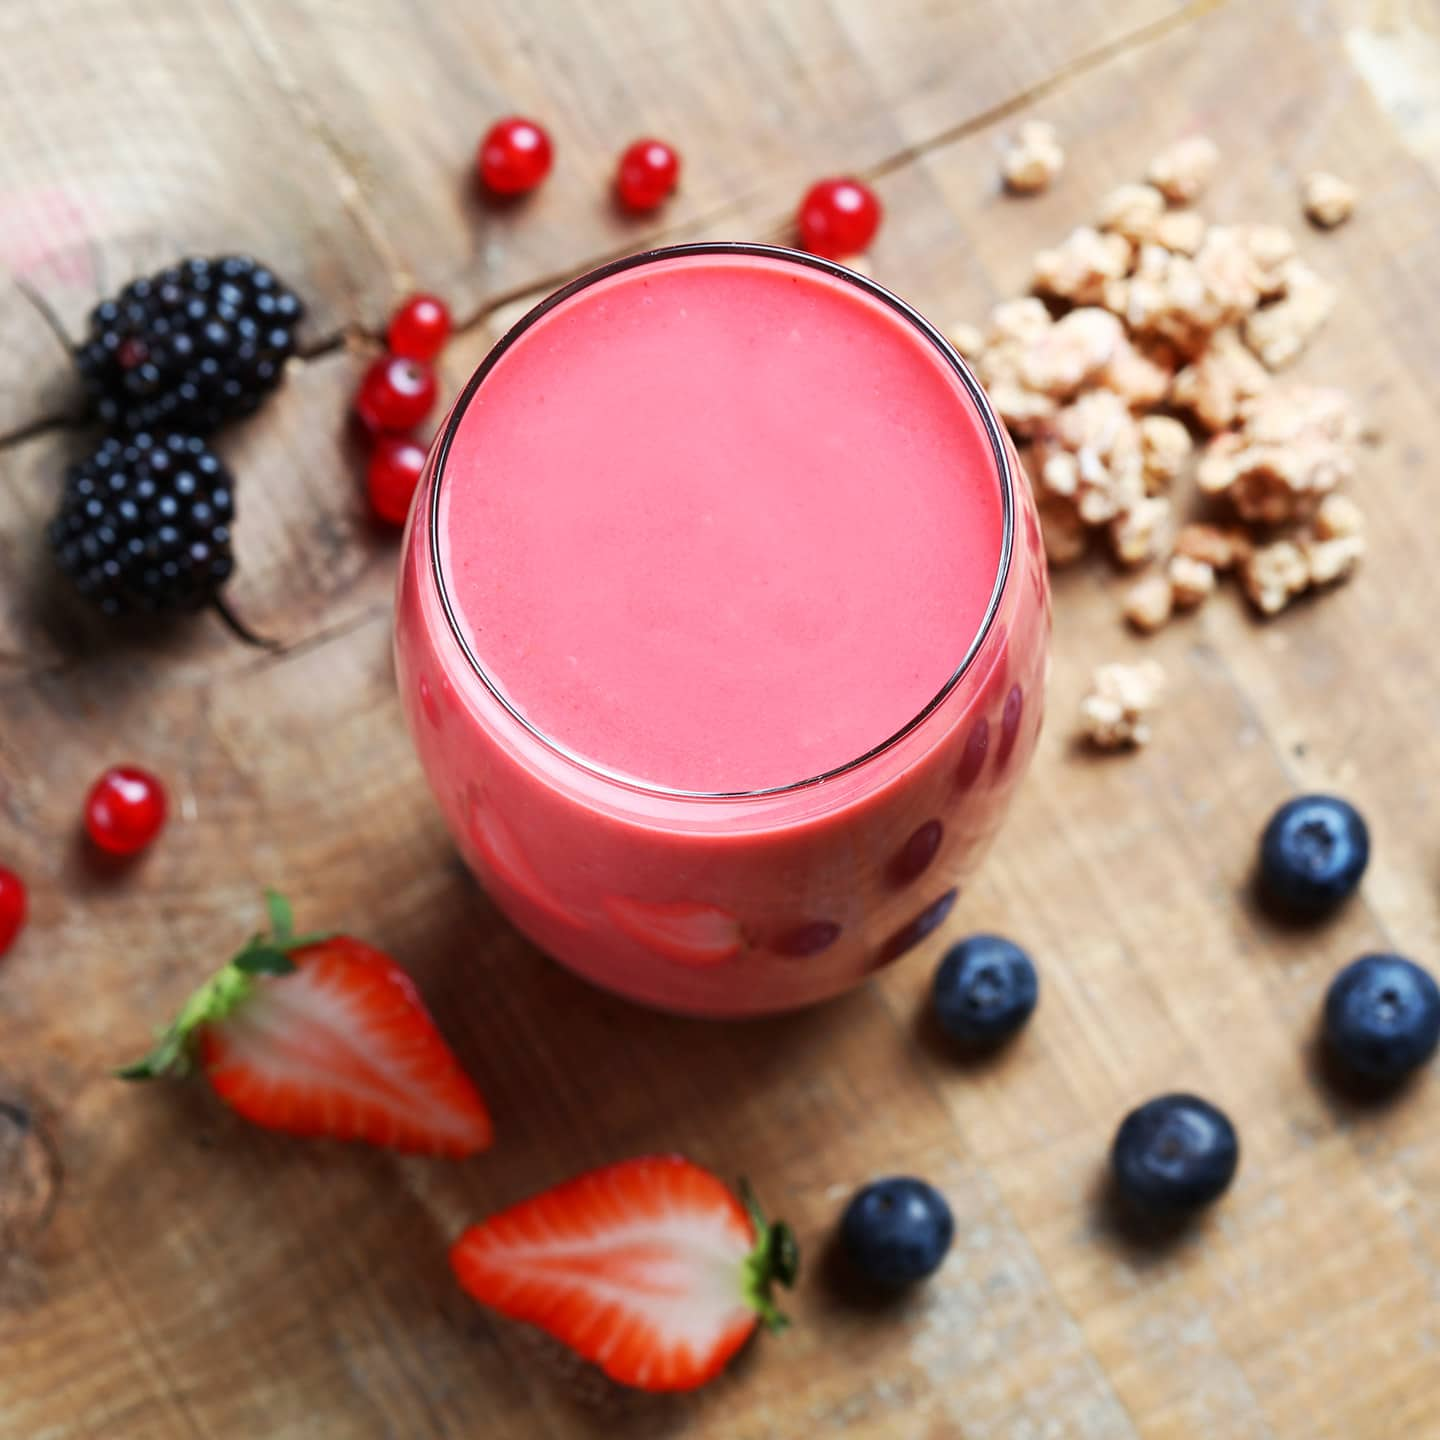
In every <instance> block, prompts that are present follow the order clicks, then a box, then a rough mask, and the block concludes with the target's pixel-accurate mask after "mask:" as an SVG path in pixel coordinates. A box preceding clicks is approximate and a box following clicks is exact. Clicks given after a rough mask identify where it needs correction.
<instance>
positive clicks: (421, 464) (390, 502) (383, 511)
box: [365, 435, 425, 525]
mask: <svg viewBox="0 0 1440 1440" xmlns="http://www.w3.org/2000/svg"><path fill="white" fill-rule="evenodd" d="M424 471H425V447H424V446H423V445H418V444H416V442H415V441H414V440H410V439H408V438H407V437H405V436H403V435H381V436H379V437H377V439H376V441H375V448H374V450H372V451H371V452H370V464H369V466H368V468H367V469H366V472H365V493H366V494H367V495H368V496H369V497H370V508H371V510H373V511H374V512H375V516H376V518H377V519H380V520H383V521H384V522H385V523H386V524H387V525H403V524H404V523H405V517H406V516H407V515H409V513H410V502H411V501H412V500H413V499H414V498H415V487H416V486H417V485H418V484H419V483H420V476H421V475H422V474H423V473H424Z"/></svg>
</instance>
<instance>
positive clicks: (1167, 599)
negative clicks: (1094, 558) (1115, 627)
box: [1123, 570, 1175, 635]
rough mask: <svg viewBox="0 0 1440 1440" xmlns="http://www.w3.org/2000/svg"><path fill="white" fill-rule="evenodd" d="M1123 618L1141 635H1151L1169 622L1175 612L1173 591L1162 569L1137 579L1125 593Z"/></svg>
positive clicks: (1168, 578)
mask: <svg viewBox="0 0 1440 1440" xmlns="http://www.w3.org/2000/svg"><path fill="white" fill-rule="evenodd" d="M1123 613H1124V616H1125V619H1126V620H1127V621H1128V622H1129V623H1130V624H1131V625H1133V626H1134V627H1135V629H1137V630H1138V631H1139V632H1140V633H1141V634H1142V635H1153V634H1154V633H1155V632H1156V631H1157V630H1163V629H1164V628H1165V626H1166V625H1168V624H1169V623H1170V617H1171V616H1172V615H1173V614H1174V613H1175V592H1174V591H1173V590H1172V589H1171V588H1170V577H1169V576H1168V575H1167V574H1165V572H1164V571H1163V570H1157V571H1156V572H1155V573H1154V574H1153V575H1146V576H1145V577H1144V579H1142V580H1137V581H1136V582H1135V584H1133V585H1132V586H1131V587H1130V589H1129V591H1128V592H1127V593H1126V595H1125V606H1124V611H1123Z"/></svg>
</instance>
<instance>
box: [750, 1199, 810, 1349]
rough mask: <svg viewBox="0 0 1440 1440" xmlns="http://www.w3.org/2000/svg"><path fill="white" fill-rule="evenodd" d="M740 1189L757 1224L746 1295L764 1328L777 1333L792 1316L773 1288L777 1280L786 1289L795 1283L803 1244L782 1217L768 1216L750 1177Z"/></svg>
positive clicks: (752, 1221) (784, 1327)
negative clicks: (783, 1307)
mask: <svg viewBox="0 0 1440 1440" xmlns="http://www.w3.org/2000/svg"><path fill="white" fill-rule="evenodd" d="M739 1191H740V1199H741V1202H742V1203H743V1204H744V1206H745V1208H746V1210H748V1211H749V1212H750V1221H751V1224H753V1225H754V1227H755V1248H754V1249H753V1250H751V1252H750V1254H749V1255H747V1256H746V1257H745V1299H746V1301H747V1303H748V1304H749V1305H750V1307H751V1308H752V1309H753V1310H754V1311H755V1313H756V1314H757V1315H759V1317H760V1319H761V1321H762V1323H763V1324H764V1325H765V1328H766V1329H767V1330H772V1331H776V1332H777V1333H778V1332H779V1331H781V1330H784V1329H786V1328H787V1327H788V1326H789V1324H790V1317H789V1316H788V1315H786V1314H785V1313H784V1312H783V1311H782V1310H781V1309H780V1307H779V1306H778V1305H776V1303H775V1300H774V1297H773V1295H772V1294H771V1291H772V1290H773V1289H774V1286H775V1285H776V1283H777V1282H778V1283H779V1284H781V1285H783V1286H784V1287H785V1288H786V1289H787V1290H789V1289H791V1288H792V1287H793V1286H794V1284H795V1278H796V1276H797V1275H798V1274H799V1273H800V1246H799V1244H798V1242H797V1241H796V1239H795V1232H794V1231H793V1230H792V1229H791V1228H790V1227H789V1226H788V1225H787V1224H786V1223H785V1222H784V1221H783V1220H777V1221H775V1222H774V1223H773V1224H772V1223H771V1222H770V1221H768V1220H766V1218H765V1212H764V1211H763V1210H761V1208H760V1202H759V1201H758V1200H757V1199H756V1197H755V1192H754V1191H753V1190H752V1189H751V1188H750V1182H749V1181H748V1180H741V1181H740V1186H739Z"/></svg>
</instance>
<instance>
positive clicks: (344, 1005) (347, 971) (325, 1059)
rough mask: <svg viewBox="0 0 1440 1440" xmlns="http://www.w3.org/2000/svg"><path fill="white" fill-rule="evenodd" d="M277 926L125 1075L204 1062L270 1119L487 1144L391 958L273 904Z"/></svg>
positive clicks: (435, 1148)
mask: <svg viewBox="0 0 1440 1440" xmlns="http://www.w3.org/2000/svg"><path fill="white" fill-rule="evenodd" d="M277 914H278V915H279V916H280V919H279V921H278V923H277V922H276V919H275V917H276V915H277ZM272 926H273V932H272V934H270V935H268V936H261V937H257V938H256V939H255V940H252V941H251V942H250V944H249V945H247V946H246V947H245V948H244V949H243V950H242V951H241V952H240V954H239V955H237V956H236V957H235V959H234V960H232V961H231V963H230V964H229V965H227V966H226V967H225V969H223V970H222V971H220V973H219V974H218V975H217V976H215V977H214V978H213V979H211V980H210V981H208V982H207V983H206V984H205V985H204V986H202V987H201V988H200V990H198V991H196V993H195V995H194V996H192V997H191V1000H190V1002H189V1003H188V1004H187V1005H186V1007H185V1009H184V1010H183V1011H182V1013H181V1016H180V1019H179V1020H178V1021H177V1022H176V1023H175V1025H173V1026H172V1027H171V1028H170V1030H169V1031H167V1032H166V1034H165V1036H164V1037H163V1038H162V1040H161V1042H160V1044H159V1045H158V1046H157V1047H156V1049H155V1050H154V1051H153V1052H152V1053H151V1054H150V1055H149V1056H147V1057H146V1059H144V1060H142V1061H140V1062H139V1063H138V1064H136V1065H132V1066H130V1067H129V1068H128V1069H126V1070H124V1071H122V1072H121V1074H122V1075H123V1076H125V1077H126V1078H128V1079H148V1078H151V1077H154V1076H156V1075H162V1074H166V1073H174V1072H181V1073H183V1072H184V1071H185V1070H187V1069H189V1068H190V1067H191V1065H192V1064H193V1063H194V1062H195V1061H196V1060H198V1062H199V1065H200V1068H201V1069H203V1070H204V1072H205V1074H206V1077H207V1078H208V1079H209V1081H210V1084H211V1086H212V1087H213V1088H214V1090H215V1092H216V1094H217V1095H219V1096H220V1098H221V1099H222V1100H223V1101H224V1102H225V1103H226V1104H227V1105H229V1106H230V1107H231V1109H233V1110H235V1111H237V1112H238V1113H239V1114H241V1115H243V1116H244V1117H245V1118H246V1119H248V1120H251V1121H254V1122H255V1123H256V1124H258V1125H262V1126H265V1127H266V1128H267V1129H271V1130H281V1131H285V1132H286V1133H288V1134H292V1135H310V1136H328V1137H331V1138H334V1139H340V1140H363V1141H366V1142H368V1143H370V1144H372V1145H382V1146H385V1147H388V1148H390V1149H395V1150H403V1151H408V1152H413V1153H422V1154H431V1155H447V1156H452V1157H456V1158H458V1157H460V1156H464V1155H472V1154H475V1153H476V1152H477V1151H480V1150H483V1149H485V1148H486V1147H487V1146H488V1145H489V1144H490V1140H491V1127H490V1117H489V1115H488V1113H487V1112H486V1109H485V1105H484V1102H483V1101H482V1100H481V1098H480V1096H479V1094H478V1093H477V1091H476V1090H475V1087H474V1086H473V1085H472V1084H471V1082H470V1080H469V1078H468V1077H467V1076H466V1075H465V1072H464V1071H463V1070H462V1069H461V1068H460V1066H459V1064H458V1063H457V1061H456V1060H455V1057H454V1056H453V1055H452V1054H451V1053H450V1050H449V1049H448V1048H447V1046H446V1044H445V1042H444V1040H443V1039H442V1038H441V1036H440V1033H439V1031H438V1030H437V1029H436V1028H435V1024H434V1021H432V1020H431V1018H430V1016H429V1014H428V1013H427V1012H426V1010H425V1007H424V1005H423V1003H422V1002H421V999H420V996H419V994H418V993H417V992H416V990H415V987H414V985H413V984H412V983H411V981H410V978H409V976H408V975H406V974H405V972H404V971H403V970H402V969H401V968H400V967H399V966H398V965H397V964H396V963H395V962H394V960H392V959H391V958H390V957H389V956H388V955H386V954H385V953H384V952H383V951H380V950H376V949H375V948H373V947H372V946H369V945H365V944H363V943H362V942H360V941H359V940H354V939H351V938H350V937H349V936H344V935H339V936H329V937H314V936H295V935H294V934H293V931H292V930H291V929H290V928H289V916H288V908H287V909H285V910H281V911H277V910H276V908H275V906H274V903H273V902H272Z"/></svg>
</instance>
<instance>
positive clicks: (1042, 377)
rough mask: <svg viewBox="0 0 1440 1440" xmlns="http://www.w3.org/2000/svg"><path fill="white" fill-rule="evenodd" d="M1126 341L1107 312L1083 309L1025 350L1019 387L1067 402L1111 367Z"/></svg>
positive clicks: (1112, 317)
mask: <svg viewBox="0 0 1440 1440" xmlns="http://www.w3.org/2000/svg"><path fill="white" fill-rule="evenodd" d="M1124 338H1125V334H1124V330H1123V329H1122V327H1121V325H1120V322H1119V320H1117V319H1116V318H1115V316H1113V315H1112V314H1111V313H1110V312H1109V311H1108V310H1101V309H1098V308H1096V307H1094V306H1081V307H1080V308H1079V309H1076V310H1072V311H1071V312H1070V313H1069V314H1068V315H1065V316H1062V317H1061V319H1059V320H1057V321H1056V322H1055V324H1054V325H1052V326H1051V327H1050V328H1049V329H1048V330H1047V331H1045V332H1044V333H1043V334H1041V335H1039V336H1037V337H1036V339H1034V340H1033V341H1031V342H1030V343H1029V345H1027V346H1026V348H1025V352H1024V354H1023V355H1022V356H1021V357H1020V375H1019V378H1020V383H1021V384H1022V385H1025V386H1027V387H1028V388H1029V389H1031V390H1038V391H1040V393H1041V394H1043V395H1053V396H1055V397H1056V398H1057V399H1068V398H1069V397H1070V396H1072V395H1074V394H1075V392H1076V391H1077V390H1079V389H1080V387H1081V386H1082V385H1084V384H1085V382H1086V381H1087V380H1090V379H1091V378H1092V377H1093V376H1095V375H1096V374H1097V373H1098V372H1099V371H1100V370H1102V369H1103V368H1104V367H1105V365H1106V364H1108V363H1109V360H1110V358H1111V356H1112V355H1113V354H1114V353H1115V350H1116V348H1117V347H1118V346H1119V344H1120V342H1121V341H1122V340H1123V339H1124Z"/></svg>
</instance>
